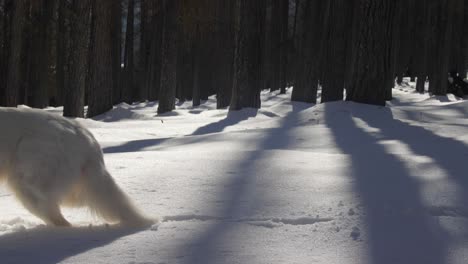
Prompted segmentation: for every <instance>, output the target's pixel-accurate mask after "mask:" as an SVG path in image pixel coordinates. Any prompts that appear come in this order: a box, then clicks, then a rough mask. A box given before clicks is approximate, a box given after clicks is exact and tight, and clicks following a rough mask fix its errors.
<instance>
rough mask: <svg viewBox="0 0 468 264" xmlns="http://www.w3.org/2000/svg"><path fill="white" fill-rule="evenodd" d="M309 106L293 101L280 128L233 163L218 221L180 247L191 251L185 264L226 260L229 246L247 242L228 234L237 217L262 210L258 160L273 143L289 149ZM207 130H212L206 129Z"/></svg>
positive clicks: (209, 263) (221, 198)
mask: <svg viewBox="0 0 468 264" xmlns="http://www.w3.org/2000/svg"><path fill="white" fill-rule="evenodd" d="M310 106H311V105H309V104H294V105H293V111H292V112H291V113H290V114H289V115H288V116H287V117H285V119H284V123H283V124H282V125H281V126H280V127H278V128H272V129H265V137H264V140H261V141H260V142H257V144H258V145H257V148H256V149H258V150H257V151H252V152H248V153H247V154H246V156H245V157H244V158H243V159H242V161H240V162H239V163H236V164H234V165H233V166H232V168H233V169H232V170H234V171H236V173H235V174H234V175H232V177H231V178H230V179H229V180H228V181H227V182H226V183H224V184H222V185H220V186H229V188H228V189H223V190H222V191H221V192H220V193H222V194H223V197H219V198H218V199H219V200H223V201H224V207H223V208H222V209H221V211H220V213H219V215H218V216H217V219H219V220H218V221H213V222H212V223H211V225H210V226H209V227H208V228H207V229H206V230H205V231H204V232H203V233H201V235H199V236H198V237H195V238H194V239H192V240H190V241H187V244H186V245H185V246H182V247H181V248H179V249H177V252H187V253H188V255H187V256H186V259H185V261H184V263H187V264H196V263H203V264H217V263H223V261H225V258H224V257H223V254H222V253H223V249H224V250H225V249H226V246H228V247H229V248H232V246H233V245H238V246H242V243H245V241H236V239H235V238H233V237H229V234H232V233H233V232H234V230H235V229H236V228H238V227H239V223H238V222H237V221H236V220H239V219H248V218H249V217H251V216H252V215H254V214H255V212H258V211H259V210H261V207H262V203H263V202H264V201H263V200H262V197H263V196H264V193H262V190H259V189H258V186H257V184H256V181H257V179H256V175H257V174H258V170H260V169H261V168H262V167H261V166H259V164H258V163H259V160H260V159H262V158H263V157H264V155H265V151H267V150H270V149H272V147H271V146H272V145H275V148H285V149H287V148H288V147H289V144H290V143H291V142H292V141H294V139H292V138H291V135H290V130H291V129H293V128H294V124H296V122H295V120H296V119H297V116H298V113H299V112H300V111H302V110H304V109H306V108H308V107H310ZM234 114H236V113H234ZM212 127H213V128H218V125H216V124H213V126H212ZM215 130H217V129H215ZM202 131H203V130H202ZM206 131H213V130H210V129H207V130H206ZM229 248H228V249H229Z"/></svg>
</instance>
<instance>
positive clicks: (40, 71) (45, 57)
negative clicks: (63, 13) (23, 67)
mask: <svg viewBox="0 0 468 264" xmlns="http://www.w3.org/2000/svg"><path fill="white" fill-rule="evenodd" d="M54 9H55V0H42V1H41V3H40V7H39V29H38V43H37V44H36V45H37V51H38V52H37V54H35V56H36V59H37V64H36V66H37V68H36V69H35V71H36V74H37V83H36V85H35V87H34V88H33V89H32V101H31V102H30V106H32V107H35V108H44V107H46V106H48V105H49V87H50V83H49V69H51V65H50V64H51V63H50V62H51V61H50V59H49V58H50V57H51V54H52V37H51V36H50V31H51V28H52V23H51V22H52V21H53V14H54V12H55V10H54Z"/></svg>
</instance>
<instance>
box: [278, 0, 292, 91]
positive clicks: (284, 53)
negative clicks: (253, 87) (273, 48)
mask: <svg viewBox="0 0 468 264" xmlns="http://www.w3.org/2000/svg"><path fill="white" fill-rule="evenodd" d="M279 20H280V22H279V25H280V28H281V35H280V46H279V52H280V59H279V72H278V79H279V85H280V92H281V93H282V94H285V93H286V86H287V69H288V50H289V46H288V23H289V0H281V11H280V17H279Z"/></svg>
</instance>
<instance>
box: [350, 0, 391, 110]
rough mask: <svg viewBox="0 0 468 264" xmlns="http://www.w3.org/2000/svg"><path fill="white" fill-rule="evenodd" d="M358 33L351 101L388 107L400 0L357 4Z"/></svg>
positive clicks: (367, 1)
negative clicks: (392, 55) (393, 47)
mask: <svg viewBox="0 0 468 264" xmlns="http://www.w3.org/2000/svg"><path fill="white" fill-rule="evenodd" d="M357 4H358V5H359V6H358V14H357V15H356V16H355V19H358V24H357V26H358V30H357V36H356V41H357V43H356V44H355V47H357V50H356V52H357V53H356V56H355V58H354V61H353V64H354V77H353V80H352V83H351V85H350V87H349V89H348V93H347V100H349V101H355V102H360V103H367V104H375V105H385V101H386V85H385V83H386V80H388V78H389V76H388V75H389V74H390V75H391V74H393V72H392V68H391V63H392V62H391V60H392V57H391V56H389V54H391V49H392V38H393V37H394V36H393V33H394V30H393V25H394V20H393V19H394V17H395V9H396V5H397V1H386V0H373V1H371V0H359V1H357Z"/></svg>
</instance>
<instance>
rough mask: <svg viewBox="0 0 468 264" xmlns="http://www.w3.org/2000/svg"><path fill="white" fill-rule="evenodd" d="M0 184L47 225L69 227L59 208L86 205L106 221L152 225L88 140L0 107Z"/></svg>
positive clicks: (49, 119)
mask: <svg viewBox="0 0 468 264" xmlns="http://www.w3.org/2000/svg"><path fill="white" fill-rule="evenodd" d="M0 180H2V181H6V183H7V184H8V186H9V187H10V188H11V189H12V190H13V191H14V193H15V194H16V196H17V198H18V199H19V200H20V201H21V202H22V204H23V205H24V206H25V207H26V208H27V209H28V210H29V211H30V212H31V213H33V214H34V215H36V216H38V217H39V218H41V219H42V220H44V221H45V222H46V223H47V224H51V225H58V226H68V225H70V224H69V222H68V221H67V220H66V219H65V218H64V217H63V216H62V214H61V212H60V206H61V205H64V206H72V207H82V206H87V207H89V208H90V209H91V210H92V211H93V212H95V213H96V214H97V215H99V216H101V217H102V218H104V219H105V220H106V221H109V222H120V223H122V224H124V225H133V226H142V225H149V224H151V222H152V221H151V220H148V219H147V218H145V217H143V216H142V215H141V214H140V213H139V212H138V211H137V210H136V209H135V208H134V207H133V205H132V204H131V202H130V201H129V199H128V198H127V196H126V195H125V194H124V193H123V192H122V191H121V190H120V188H119V187H118V186H117V185H116V183H115V182H114V180H113V179H112V177H111V176H110V174H109V173H108V171H107V170H106V168H105V165H104V159H103V155H102V151H101V148H100V146H99V144H98V142H97V141H96V139H95V138H94V137H93V135H92V134H91V133H90V132H89V131H88V130H86V129H85V128H84V127H82V126H81V125H79V124H78V123H77V122H76V121H74V120H69V119H65V118H63V117H60V116H58V115H55V114H50V113H47V112H45V111H42V110H32V109H16V108H1V107H0Z"/></svg>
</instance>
